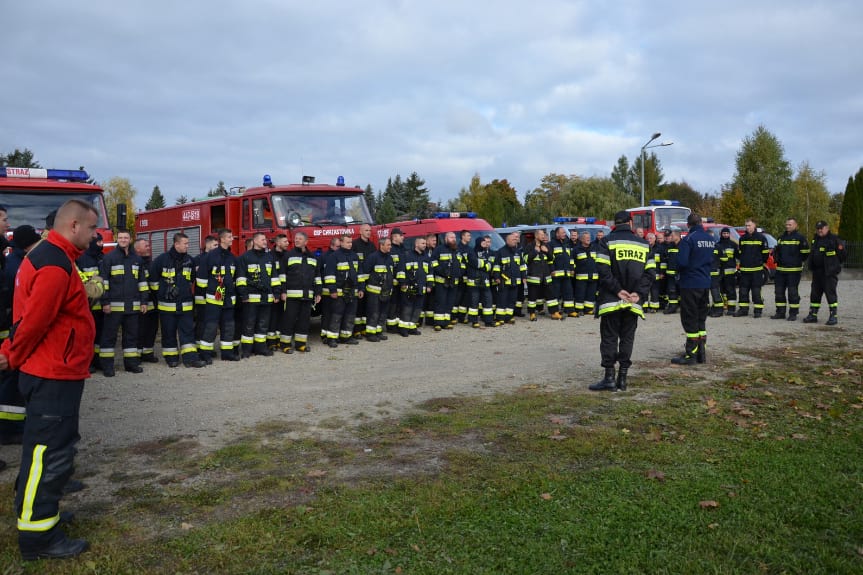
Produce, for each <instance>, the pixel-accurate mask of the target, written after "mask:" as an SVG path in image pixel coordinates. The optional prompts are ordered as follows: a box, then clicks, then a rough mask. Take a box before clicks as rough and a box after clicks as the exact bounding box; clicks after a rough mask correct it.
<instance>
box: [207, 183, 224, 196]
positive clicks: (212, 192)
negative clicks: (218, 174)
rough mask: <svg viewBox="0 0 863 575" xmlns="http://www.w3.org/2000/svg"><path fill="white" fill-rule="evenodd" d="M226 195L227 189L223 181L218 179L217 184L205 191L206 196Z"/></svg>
mask: <svg viewBox="0 0 863 575" xmlns="http://www.w3.org/2000/svg"><path fill="white" fill-rule="evenodd" d="M227 195H228V189H227V188H226V187H225V182H223V181H221V180H219V185H217V186H216V187H215V188H213V189H211V190H210V191H209V192H207V197H208V198H220V197H223V196H227Z"/></svg>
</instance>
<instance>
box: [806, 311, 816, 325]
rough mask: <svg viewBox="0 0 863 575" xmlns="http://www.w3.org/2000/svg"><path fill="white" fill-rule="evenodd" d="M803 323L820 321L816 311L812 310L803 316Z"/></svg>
mask: <svg viewBox="0 0 863 575" xmlns="http://www.w3.org/2000/svg"><path fill="white" fill-rule="evenodd" d="M803 323H818V316H817V315H815V312H812V311H810V312H809V315H807V316H806V317H804V318H803Z"/></svg>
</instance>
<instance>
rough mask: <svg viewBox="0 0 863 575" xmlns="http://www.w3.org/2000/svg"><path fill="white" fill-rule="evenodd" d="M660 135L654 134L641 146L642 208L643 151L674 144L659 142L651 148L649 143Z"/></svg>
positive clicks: (642, 195)
mask: <svg viewBox="0 0 863 575" xmlns="http://www.w3.org/2000/svg"><path fill="white" fill-rule="evenodd" d="M661 135H662V134H661V133H659V132H656V133H655V134H653V135H652V136H651V137H650V139H649V140H647V143H645V144H644V145H643V146H641V205H642V206H643V205H644V163H645V156H644V150H646V149H648V148H659V147H662V146H670V145H672V144H673V143H674V142H661V143H659V144H653V145H652V146H651V145H650V142H652V141H653V140H655V139H656V138H658V137H659V136H661Z"/></svg>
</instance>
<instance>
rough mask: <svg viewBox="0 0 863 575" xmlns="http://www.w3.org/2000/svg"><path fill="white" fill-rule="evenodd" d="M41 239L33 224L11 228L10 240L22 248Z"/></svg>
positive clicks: (24, 248)
mask: <svg viewBox="0 0 863 575" xmlns="http://www.w3.org/2000/svg"><path fill="white" fill-rule="evenodd" d="M41 239H42V236H40V235H39V234H38V233H37V232H36V229H35V228H34V227H33V226H30V225H27V224H24V225H23V226H18V227H17V228H15V229H14V230H12V241H13V242H14V243H15V245H16V246H18V247H19V248H21V249H22V250H26V249H27V248H29V247H30V246H32V245H33V244H35V243H36V242H38V241H39V240H41Z"/></svg>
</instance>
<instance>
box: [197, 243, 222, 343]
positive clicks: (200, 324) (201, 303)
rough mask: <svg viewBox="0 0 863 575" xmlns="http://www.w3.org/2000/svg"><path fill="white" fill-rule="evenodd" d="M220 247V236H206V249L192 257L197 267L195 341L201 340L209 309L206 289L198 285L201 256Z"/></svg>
mask: <svg viewBox="0 0 863 575" xmlns="http://www.w3.org/2000/svg"><path fill="white" fill-rule="evenodd" d="M217 247H219V238H217V237H216V236H207V237H205V238H204V251H203V252H201V253H199V254H198V255H196V256H194V257H192V265H193V266H194V268H195V278H196V279H195V341H196V342H199V341H201V334H202V333H203V332H204V312H205V311H206V310H207V305H206V304H207V300H206V298H205V297H204V290H202V289H198V287H197V276H198V270H199V268H200V266H201V258H203V257H204V254H206V253H207V252H210V251H213V250H214V249H216V248H217Z"/></svg>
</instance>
